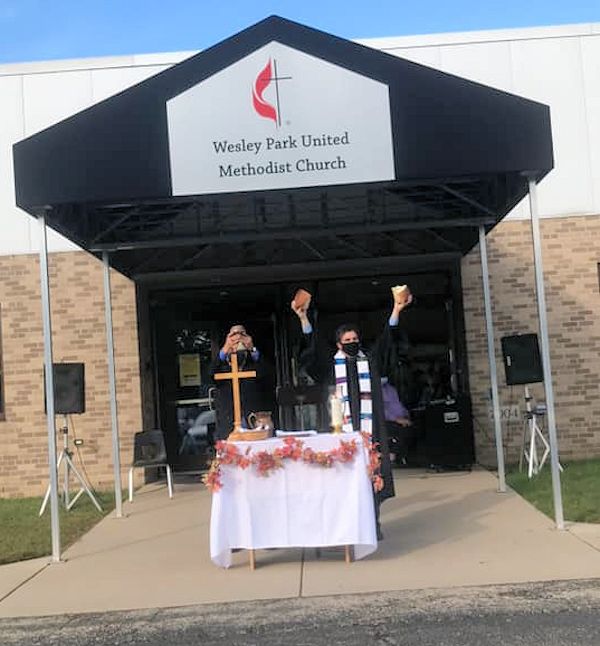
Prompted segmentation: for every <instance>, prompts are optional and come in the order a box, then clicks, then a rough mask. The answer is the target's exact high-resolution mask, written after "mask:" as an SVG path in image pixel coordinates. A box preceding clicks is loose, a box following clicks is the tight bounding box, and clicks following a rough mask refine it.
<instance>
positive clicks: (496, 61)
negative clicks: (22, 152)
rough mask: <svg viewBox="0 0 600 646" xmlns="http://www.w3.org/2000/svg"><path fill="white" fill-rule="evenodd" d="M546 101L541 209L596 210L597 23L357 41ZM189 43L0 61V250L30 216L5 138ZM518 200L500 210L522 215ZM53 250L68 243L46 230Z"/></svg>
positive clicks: (124, 82) (29, 248)
mask: <svg viewBox="0 0 600 646" xmlns="http://www.w3.org/2000/svg"><path fill="white" fill-rule="evenodd" d="M359 42H361V43H362V44H365V45H368V46H371V47H374V48H377V49H381V50H383V51H386V52H388V53H390V54H393V55H396V56H400V57H403V58H406V59H409V60H412V61H415V62H417V63H420V64H423V65H428V66H430V67H434V68H436V69H439V70H442V71H444V72H448V73H451V74H456V75H458V76H462V77H464V78H468V79H470V80H473V81H476V82H479V83H483V84H485V85H490V86H492V87H495V88H498V89H500V90H503V91H507V92H512V93H514V94H518V95H520V96H523V97H526V98H530V99H533V100H536V101H541V102H543V103H546V104H548V105H550V108H551V117H552V131H553V137H554V154H555V169H554V171H553V172H552V173H550V174H549V175H548V177H546V178H545V179H544V181H543V182H542V185H541V187H540V191H539V200H540V210H541V214H542V216H543V217H558V216H565V215H589V214H598V213H600V24H585V25H566V26H560V27H543V28H534V29H514V30H495V31H485V32H467V33H455V34H433V35H424V36H407V37H398V38H381V39H369V40H363V41H359ZM192 54H194V52H179V53H174V54H158V55H144V56H130V57H107V58H99V59H82V60H73V61H50V62H43V63H25V64H11V65H0V97H1V99H2V100H1V101H0V124H1V125H0V255H2V254H4V255H7V254H22V253H32V252H36V251H37V249H38V242H39V239H38V232H37V226H36V223H35V222H34V220H33V219H32V218H28V217H25V215H24V214H23V212H21V211H20V210H19V209H18V208H17V207H16V206H15V195H14V174H13V166H12V144H13V143H15V142H16V141H18V140H20V139H22V138H24V137H28V136H30V135H33V134H35V133H36V132H39V131H40V130H42V129H44V128H47V127H49V126H51V125H53V124H55V123H57V122H58V121H61V120H62V119H65V118H67V117H69V116H71V115H73V114H75V113H76V112H78V111H80V110H82V109H84V108H87V107H89V106H90V105H93V104H94V103H97V102H99V101H102V100H103V99H105V98H107V97H109V96H111V95H113V94H116V93H117V92H120V91H122V90H124V89H126V88H128V87H130V86H132V85H134V84H135V83H138V82H140V81H142V80H144V79H146V78H148V77H150V76H152V75H154V74H157V73H158V72H160V71H162V70H164V69H167V68H168V67H169V66H171V65H173V64H175V63H177V62H179V61H181V60H184V59H185V58H187V57H189V56H191V55H192ZM526 216H527V213H526V208H525V205H524V204H522V205H520V206H518V207H517V208H516V209H515V211H514V212H513V214H511V216H510V217H516V218H520V217H526ZM49 242H50V248H51V250H53V251H67V250H71V249H75V248H76V247H74V246H73V245H72V244H71V243H69V242H68V241H67V240H65V239H64V238H62V237H61V236H59V235H58V234H54V235H52V236H51V237H50V241H49Z"/></svg>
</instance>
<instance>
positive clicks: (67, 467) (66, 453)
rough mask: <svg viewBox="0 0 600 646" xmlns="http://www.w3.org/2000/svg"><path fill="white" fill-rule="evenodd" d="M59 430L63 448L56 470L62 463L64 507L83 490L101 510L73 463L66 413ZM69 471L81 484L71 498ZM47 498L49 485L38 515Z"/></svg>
mask: <svg viewBox="0 0 600 646" xmlns="http://www.w3.org/2000/svg"><path fill="white" fill-rule="evenodd" d="M59 430H60V433H62V435H63V449H62V451H61V452H60V454H59V456H58V460H57V462H56V470H57V471H58V470H59V469H60V465H61V464H63V465H64V471H65V472H64V479H63V503H64V505H65V509H66V510H67V511H69V510H70V509H71V508H72V507H73V505H74V504H75V503H76V502H77V501H78V500H79V498H80V496H81V494H83V493H84V492H85V493H87V495H88V496H89V498H90V500H91V501H92V503H93V504H94V506H95V507H96V509H97V510H98V511H99V512H102V507H101V506H100V503H99V502H98V500H97V499H96V497H95V496H94V494H93V493H92V491H91V489H90V486H89V485H88V483H87V482H86V481H85V478H84V477H83V476H82V475H81V474H80V473H79V471H78V470H77V467H76V466H75V465H74V464H73V460H72V455H73V453H72V451H71V450H70V449H69V424H68V421H67V416H66V415H64V426H62V427H61V428H60V429H59ZM71 471H72V472H73V475H74V476H75V477H76V478H77V480H78V481H79V484H80V485H81V488H80V489H79V491H78V492H77V493H76V494H75V496H74V497H73V498H72V499H71V497H70V493H69V479H70V474H71ZM49 498H50V485H48V488H47V489H46V495H45V496H44V500H43V502H42V506H41V507H40V514H39V515H40V516H41V515H42V514H43V513H44V510H45V509H46V505H47V504H48V499H49Z"/></svg>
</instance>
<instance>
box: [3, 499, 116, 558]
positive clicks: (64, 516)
mask: <svg viewBox="0 0 600 646" xmlns="http://www.w3.org/2000/svg"><path fill="white" fill-rule="evenodd" d="M97 498H98V501H99V502H100V506H101V507H102V509H103V513H100V512H99V511H98V510H97V509H96V508H95V507H94V506H93V505H92V502H91V500H90V499H89V498H88V497H87V495H86V494H85V493H84V494H82V497H81V498H79V500H78V501H77V502H76V503H75V505H74V506H73V507H72V509H71V511H65V508H64V505H62V502H61V504H60V541H61V550H64V549H65V548H66V547H68V546H69V545H71V544H72V543H74V542H75V541H76V540H77V539H78V538H79V537H80V536H82V535H83V534H85V532H87V531H88V530H89V529H91V528H92V527H93V526H94V525H95V524H96V523H97V522H98V521H100V520H101V519H102V518H103V517H104V516H106V514H108V513H109V512H110V511H112V509H114V494H113V493H112V492H107V493H99V494H97ZM41 504H42V498H14V499H0V564H3V563H12V562H14V561H22V560H25V559H31V558H36V557H38V556H46V555H48V554H51V552H52V543H51V536H50V503H48V505H47V506H46V510H45V512H44V515H43V516H42V517H41V518H40V517H39V516H38V513H39V510H40V505H41Z"/></svg>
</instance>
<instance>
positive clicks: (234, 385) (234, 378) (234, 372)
mask: <svg viewBox="0 0 600 646" xmlns="http://www.w3.org/2000/svg"><path fill="white" fill-rule="evenodd" d="M229 360H230V361H231V372H220V373H218V374H216V375H215V380H216V381H223V380H224V379H230V380H231V392H232V393H233V431H232V433H239V432H240V431H241V430H242V400H241V398H240V379H250V378H252V377H256V370H244V371H242V372H240V370H239V369H238V358H237V352H232V353H231V354H230V355H229ZM248 552H249V556H250V569H251V570H254V569H255V568H256V561H255V556H254V550H248Z"/></svg>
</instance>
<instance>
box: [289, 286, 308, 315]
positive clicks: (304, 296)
mask: <svg viewBox="0 0 600 646" xmlns="http://www.w3.org/2000/svg"><path fill="white" fill-rule="evenodd" d="M311 298H312V296H311V294H310V292H307V291H306V290H305V289H299V290H298V291H297V292H296V293H295V294H294V300H293V301H292V305H293V306H294V307H295V308H296V309H303V310H305V309H307V308H308V306H309V305H310V300H311Z"/></svg>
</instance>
